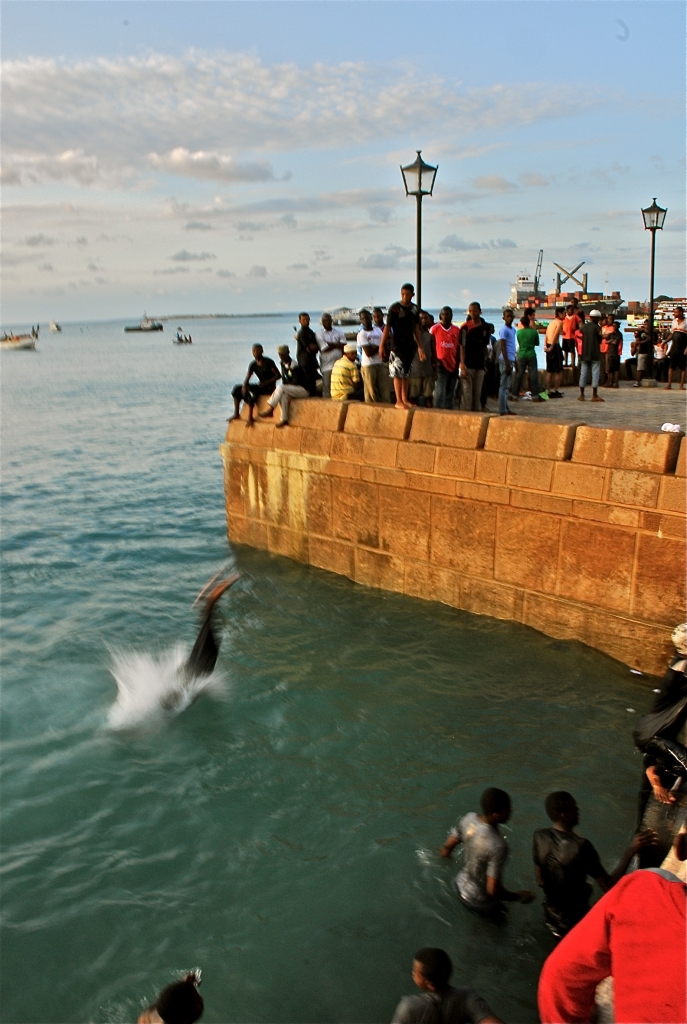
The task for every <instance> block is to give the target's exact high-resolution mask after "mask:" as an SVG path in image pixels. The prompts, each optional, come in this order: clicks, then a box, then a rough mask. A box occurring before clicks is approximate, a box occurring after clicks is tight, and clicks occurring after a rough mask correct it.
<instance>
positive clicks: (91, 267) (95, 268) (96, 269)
mask: <svg viewBox="0 0 687 1024" xmlns="http://www.w3.org/2000/svg"><path fill="white" fill-rule="evenodd" d="M86 269H87V270H92V271H93V272H94V273H98V272H99V271H100V270H101V269H102V267H99V266H98V265H97V263H94V262H93V260H91V262H90V263H89V264H88V265H87V267H86Z"/></svg>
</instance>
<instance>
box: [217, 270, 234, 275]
mask: <svg viewBox="0 0 687 1024" xmlns="http://www.w3.org/2000/svg"><path fill="white" fill-rule="evenodd" d="M216 273H217V276H218V277H236V274H233V273H232V272H231V270H218V271H217V272H216Z"/></svg>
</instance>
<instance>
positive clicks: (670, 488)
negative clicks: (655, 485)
mask: <svg viewBox="0 0 687 1024" xmlns="http://www.w3.org/2000/svg"><path fill="white" fill-rule="evenodd" d="M686 487H687V485H686V482H685V478H684V477H683V476H673V477H671V476H664V477H663V479H662V480H661V493H660V497H659V500H658V507H659V508H662V509H665V510H666V511H667V512H682V513H683V514H684V513H685V511H687V508H686V503H685V496H686V495H685V491H686Z"/></svg>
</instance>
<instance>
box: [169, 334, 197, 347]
mask: <svg viewBox="0 0 687 1024" xmlns="http://www.w3.org/2000/svg"><path fill="white" fill-rule="evenodd" d="M172 344H173V345H192V344H193V338H192V337H191V335H190V334H177V336H176V338H174V339H173V340H172Z"/></svg>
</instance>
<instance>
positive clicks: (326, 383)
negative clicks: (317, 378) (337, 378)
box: [322, 370, 332, 398]
mask: <svg viewBox="0 0 687 1024" xmlns="http://www.w3.org/2000/svg"><path fill="white" fill-rule="evenodd" d="M322 397H323V398H331V397H332V371H331V370H323V371H322Z"/></svg>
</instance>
